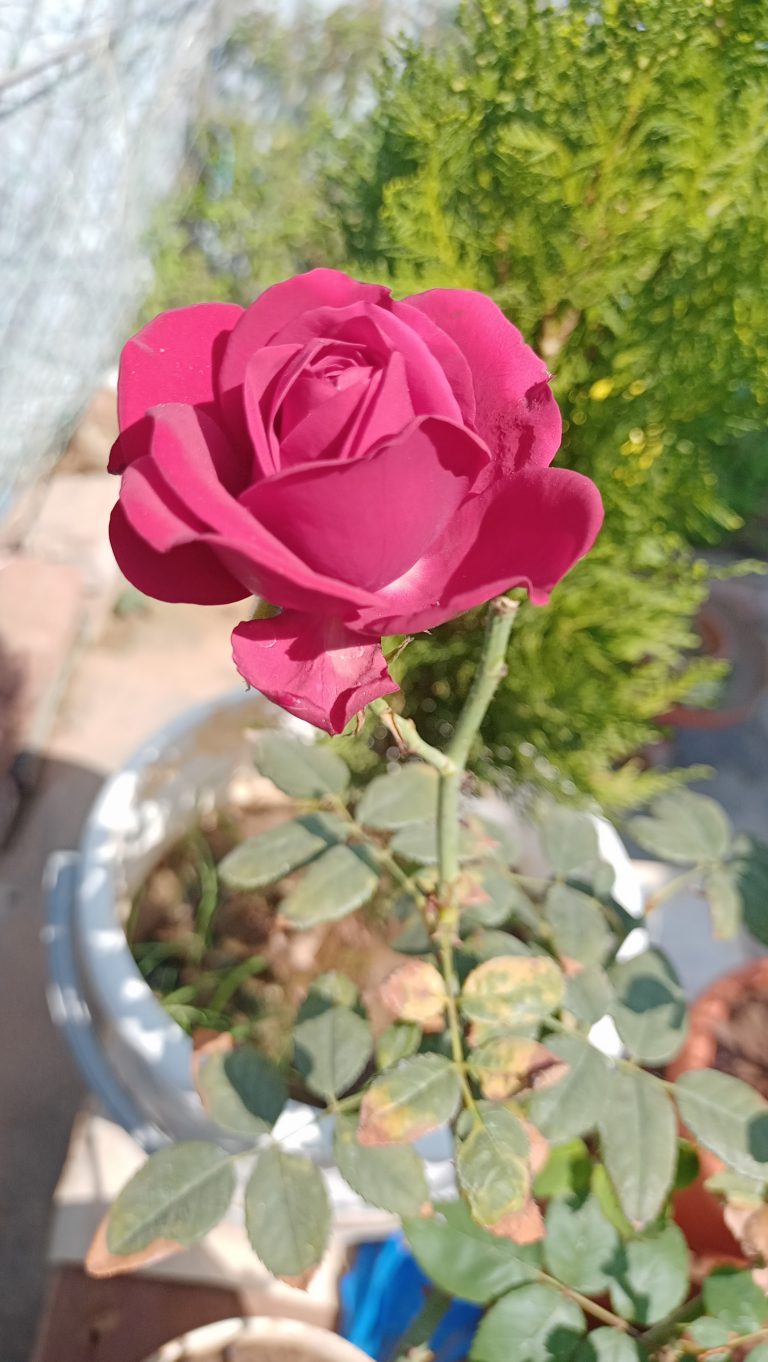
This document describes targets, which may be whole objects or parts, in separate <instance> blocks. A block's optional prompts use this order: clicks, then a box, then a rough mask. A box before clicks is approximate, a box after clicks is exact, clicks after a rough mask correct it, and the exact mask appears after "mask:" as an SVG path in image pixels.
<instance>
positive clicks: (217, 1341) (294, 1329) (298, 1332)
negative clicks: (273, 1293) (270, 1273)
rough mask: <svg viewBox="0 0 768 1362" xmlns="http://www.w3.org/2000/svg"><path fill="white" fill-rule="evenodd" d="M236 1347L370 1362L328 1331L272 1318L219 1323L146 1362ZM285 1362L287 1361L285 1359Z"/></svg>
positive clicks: (172, 1361)
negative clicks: (290, 1348) (277, 1347)
mask: <svg viewBox="0 0 768 1362" xmlns="http://www.w3.org/2000/svg"><path fill="white" fill-rule="evenodd" d="M235 1343H265V1344H268V1345H270V1344H275V1343H278V1344H279V1343H286V1344H294V1345H295V1346H296V1347H298V1348H304V1349H306V1351H307V1353H308V1354H309V1355H310V1357H311V1358H312V1362H371V1359H370V1357H369V1355H368V1353H363V1352H361V1351H360V1349H359V1348H358V1347H356V1346H355V1344H354V1343H350V1342H348V1340H347V1339H345V1338H342V1337H341V1336H340V1335H339V1334H335V1333H332V1332H331V1331H330V1330H329V1329H322V1328H320V1327H319V1326H318V1325H316V1324H306V1323H304V1321H303V1320H294V1319H280V1318H275V1317H271V1316H264V1315H259V1316H244V1317H243V1318H242V1319H226V1320H218V1321H217V1322H216V1323H214V1324H206V1325H204V1326H203V1327H202V1328H200V1329H195V1330H193V1331H192V1333H189V1334H185V1335H183V1337H181V1338H179V1339H174V1340H173V1341H172V1342H170V1343H166V1344H165V1345H164V1346H163V1347H162V1348H160V1349H159V1350H158V1351H157V1352H156V1353H154V1354H152V1356H151V1357H149V1358H147V1359H146V1362H186V1359H187V1358H189V1359H190V1362H192V1359H193V1358H194V1357H195V1356H196V1355H198V1354H199V1353H206V1352H210V1351H211V1350H212V1349H214V1348H222V1349H223V1348H226V1347H231V1346H233V1345H234V1344H235ZM286 1362H288V1359H286Z"/></svg>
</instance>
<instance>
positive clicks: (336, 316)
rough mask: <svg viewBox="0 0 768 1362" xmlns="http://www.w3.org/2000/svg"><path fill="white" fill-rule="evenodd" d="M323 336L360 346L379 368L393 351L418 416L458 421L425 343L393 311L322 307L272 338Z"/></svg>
mask: <svg viewBox="0 0 768 1362" xmlns="http://www.w3.org/2000/svg"><path fill="white" fill-rule="evenodd" d="M313 339H323V340H326V341H328V342H329V344H330V345H332V344H333V342H334V341H336V342H343V343H344V344H346V345H349V344H352V345H357V346H359V347H360V349H361V351H362V352H363V353H364V354H365V356H366V359H367V361H368V362H369V363H370V362H373V363H376V364H377V365H379V366H380V367H383V366H384V365H385V364H386V362H387V360H388V359H389V356H390V355H391V354H392V352H393V351H397V352H399V353H400V354H401V355H402V357H403V360H404V361H405V368H406V373H407V375H408V389H409V392H410V395H411V401H412V402H413V409H414V411H415V412H416V413H417V414H418V415H424V416H427V415H429V416H445V417H446V418H448V419H449V420H451V421H461V420H462V413H461V408H460V407H459V404H458V401H457V399H456V397H455V396H454V393H453V390H452V388H451V385H450V383H449V381H448V379H447V377H446V375H445V373H444V371H443V369H442V366H441V365H440V362H439V360H438V359H436V357H435V356H434V355H433V354H432V353H431V351H430V349H429V346H428V345H427V344H426V342H425V341H424V340H423V339H422V337H421V336H420V335H419V334H418V332H417V331H415V330H414V329H413V327H412V326H409V325H408V323H407V322H405V321H403V320H402V319H401V318H400V317H398V316H397V315H396V314H395V313H394V312H390V311H388V310H387V309H385V308H383V307H376V306H375V304H373V303H369V302H360V303H353V304H352V305H351V306H349V307H337V308H331V307H322V308H317V310H316V311H314V312H305V313H303V314H302V316H300V317H296V318H294V319H293V320H292V321H290V322H288V323H287V324H286V325H285V326H284V327H283V329H282V331H280V332H279V333H278V335H277V337H276V340H277V341H279V342H280V343H281V344H282V343H287V342H289V341H303V342H307V341H311V340H313Z"/></svg>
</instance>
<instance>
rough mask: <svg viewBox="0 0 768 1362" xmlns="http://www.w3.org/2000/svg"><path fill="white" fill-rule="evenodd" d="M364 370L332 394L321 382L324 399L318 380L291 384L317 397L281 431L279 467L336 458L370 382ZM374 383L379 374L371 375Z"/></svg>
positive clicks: (327, 386)
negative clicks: (300, 417)
mask: <svg viewBox="0 0 768 1362" xmlns="http://www.w3.org/2000/svg"><path fill="white" fill-rule="evenodd" d="M358 372H360V373H361V374H364V378H362V379H361V381H360V382H359V383H355V384H349V385H348V386H347V387H345V388H341V389H339V390H338V391H336V392H335V393H333V394H332V392H331V390H330V387H329V385H328V384H324V385H322V386H323V388H324V389H325V394H324V400H323V398H322V396H321V394H320V392H319V391H318V390H319V388H320V384H319V383H316V384H314V385H310V384H309V383H301V380H299V383H297V384H295V385H294V388H293V390H292V391H293V392H295V391H296V389H297V388H298V387H299V386H301V388H302V390H303V392H302V395H303V396H304V397H305V398H307V397H308V395H309V394H310V393H312V394H313V395H314V396H315V397H318V398H319V399H320V400H319V401H317V403H316V405H315V406H314V407H312V408H310V409H309V410H308V411H307V413H306V415H305V416H304V419H303V420H301V421H299V422H298V423H297V424H296V425H294V426H293V428H292V429H291V430H289V433H288V434H287V435H284V434H283V433H282V430H283V428H282V427H281V437H280V467H281V468H283V469H285V468H291V467H292V466H294V465H296V464H300V463H309V462H310V461H311V460H313V459H336V458H338V456H339V454H340V452H341V450H342V449H343V448H344V444H345V441H346V439H347V438H348V437H349V435H350V434H351V432H352V430H353V429H354V428H355V426H356V424H357V421H356V418H357V415H358V410H359V408H360V404H361V402H363V401H364V399H365V396H366V391H367V389H368V388H370V385H371V381H372V380H371V374H370V371H368V373H365V371H363V370H359V371H358ZM374 377H375V380H376V386H378V385H379V382H380V379H379V375H378V374H376V375H375V376H374Z"/></svg>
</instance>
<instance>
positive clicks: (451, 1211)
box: [403, 1201, 541, 1305]
mask: <svg viewBox="0 0 768 1362" xmlns="http://www.w3.org/2000/svg"><path fill="white" fill-rule="evenodd" d="M438 1209H439V1210H440V1212H441V1215H440V1216H439V1217H432V1218H430V1219H428V1220H421V1219H419V1220H406V1221H405V1222H404V1224H403V1232H404V1234H405V1237H406V1239H407V1240H408V1243H409V1245H410V1247H411V1249H412V1251H413V1255H414V1257H415V1259H416V1261H417V1263H418V1264H419V1267H420V1268H421V1269H422V1271H423V1272H425V1273H426V1275H427V1276H428V1277H429V1279H430V1281H432V1282H434V1284H435V1286H437V1287H438V1289H439V1290H440V1291H446V1292H447V1293H448V1294H449V1295H451V1296H459V1297H460V1298H461V1299H462V1300H466V1301H473V1302H474V1303H475V1304H477V1305H485V1304H487V1302H488V1301H491V1300H495V1299H496V1297H498V1296H501V1295H503V1293H504V1292H505V1291H508V1290H509V1289H510V1288H511V1287H513V1286H520V1285H522V1283H523V1282H528V1281H530V1280H531V1278H532V1277H535V1275H536V1270H537V1267H538V1264H539V1262H540V1261H541V1251H540V1248H539V1245H538V1244H529V1245H521V1244H511V1243H510V1242H509V1241H508V1240H506V1239H497V1238H496V1237H495V1236H494V1235H492V1234H489V1233H488V1231H487V1230H484V1229H482V1228H481V1227H480V1226H479V1225H478V1224H476V1222H475V1221H474V1220H473V1219H472V1217H471V1215H470V1213H469V1209H468V1207H467V1206H466V1204H465V1203H464V1202H463V1201H456V1202H453V1203H451V1204H450V1205H446V1206H441V1207H439V1208H438Z"/></svg>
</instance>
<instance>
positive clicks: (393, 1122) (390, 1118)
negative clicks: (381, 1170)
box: [357, 1055, 461, 1145]
mask: <svg viewBox="0 0 768 1362" xmlns="http://www.w3.org/2000/svg"><path fill="white" fill-rule="evenodd" d="M460 1096H461V1090H460V1087H459V1078H458V1074H457V1073H456V1070H455V1068H454V1067H453V1065H452V1064H451V1062H450V1060H447V1059H443V1058H442V1056H441V1055H414V1057H413V1058H412V1059H404V1060H403V1062H402V1063H401V1064H398V1065H397V1068H395V1069H390V1070H389V1071H388V1072H387V1073H385V1074H382V1076H381V1078H377V1079H374V1081H373V1083H372V1084H371V1086H370V1088H369V1089H368V1091H367V1093H366V1094H365V1097H364V1098H363V1101H362V1105H361V1107H360V1124H359V1126H358V1132H357V1137H358V1139H359V1141H360V1143H361V1144H362V1145H380V1144H410V1143H411V1141H413V1140H418V1139H419V1138H420V1136H422V1135H426V1134H427V1133H428V1131H430V1130H436V1129H437V1127H438V1126H441V1125H443V1124H444V1123H445V1122H446V1121H450V1120H451V1119H452V1117H453V1116H455V1114H456V1109H457V1107H458V1105H459V1100H460Z"/></svg>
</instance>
